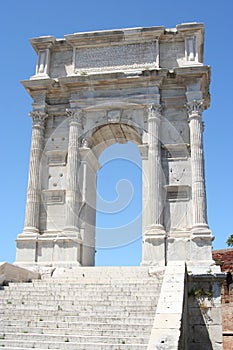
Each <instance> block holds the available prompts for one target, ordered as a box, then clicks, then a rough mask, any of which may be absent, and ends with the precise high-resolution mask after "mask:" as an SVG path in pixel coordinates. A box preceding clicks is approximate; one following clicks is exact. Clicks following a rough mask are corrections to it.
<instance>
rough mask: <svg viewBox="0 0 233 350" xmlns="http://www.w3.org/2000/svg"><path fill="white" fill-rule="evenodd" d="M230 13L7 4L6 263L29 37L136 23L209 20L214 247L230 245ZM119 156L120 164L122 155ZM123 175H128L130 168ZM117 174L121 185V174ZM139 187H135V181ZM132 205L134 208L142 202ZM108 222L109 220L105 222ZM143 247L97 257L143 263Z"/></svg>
mask: <svg viewBox="0 0 233 350" xmlns="http://www.w3.org/2000/svg"><path fill="white" fill-rule="evenodd" d="M232 14H233V2H232V0H222V1H208V0H196V1H190V2H188V1H187V0H185V1H183V0H176V1H170V0H167V1H157V0H140V1H138V0H117V1H110V0H109V1H103V0H98V1H96V0H87V1H83V0H82V1H78V0H76V1H75V0H66V1H61V0H40V1H33V0H21V1H18V0H7V1H2V2H1V12H0V28H1V55H0V60H1V62H0V70H1V75H0V76H1V137H0V142H1V172H0V176H1V182H0V183H1V202H0V206H1V226H0V261H8V262H12V261H14V259H15V242H14V240H15V238H16V236H17V234H18V233H20V232H22V229H23V222H24V211H25V201H26V190H27V175H28V163H29V151H30V141H31V140H30V137H31V120H30V118H28V117H27V115H28V113H29V112H30V111H31V99H30V97H29V96H28V95H27V93H26V91H25V90H24V88H23V87H22V85H21V84H20V80H24V79H28V78H29V77H30V76H31V75H33V74H34V72H35V65H36V54H35V53H34V51H33V49H32V47H31V46H30V43H29V40H28V39H29V38H32V37H37V36H42V35H54V36H56V37H63V36H64V34H70V33H74V32H81V31H90V30H101V29H114V28H123V27H135V26H136V27H150V26H157V25H164V26H166V27H175V26H176V24H179V23H184V22H193V21H196V22H204V24H205V64H206V65H211V66H212V77H211V107H210V108H209V110H208V111H206V112H205V113H204V120H205V157H206V181H207V199H208V217H209V224H210V227H211V229H212V231H213V234H214V235H215V237H216V238H215V241H214V248H215V249H218V248H225V247H226V245H225V241H226V239H227V237H228V236H229V235H230V234H232V233H233V205H232V200H233V186H232V177H233V175H232V174H233V162H232V152H233V137H232V133H233V115H232V101H233V73H232V72H233V70H232V57H233V45H232ZM107 152H108V151H107ZM119 152H120V153H119V154H118V156H123V157H124V155H125V150H124V149H123V148H122V149H120V151H119ZM107 155H108V154H107V153H106V154H105V155H103V159H102V160H103V161H106V159H107ZM134 160H135V162H134V161H133V162H131V163H130V164H129V166H128V167H129V172H128V173H132V167H134V170H133V173H135V174H136V173H138V170H137V169H138V165H137V154H136V153H135V159H134ZM114 162H115V163H114V164H117V160H115V161H114ZM122 162H125V161H124V160H123V161H121V163H122ZM124 164H125V163H124ZM108 166H109V165H108V163H106V165H104V168H103V170H102V172H103V173H104V169H107V171H108ZM112 167H113V168H114V166H112ZM117 168H119V163H118V165H117ZM126 168H127V167H126ZM126 170H127V169H126ZM139 173H140V172H139ZM103 176H104V174H103ZM105 176H106V175H105ZM122 176H123V178H126V176H127V174H123V175H122ZM103 179H104V178H103ZM113 180H114V181H115V182H116V183H117V182H118V180H119V179H117V178H114V179H113ZM102 181H104V180H102ZM131 181H134V180H133V179H130V180H129V182H131ZM135 181H136V184H137V181H140V174H139V175H138V177H137V179H136V180H135ZM100 182H101V180H100ZM121 186H123V187H122V188H123V191H124V186H126V188H127V190H128V191H131V189H130V186H128V185H127V183H124V182H123V183H121V184H120V187H119V193H120V191H121V190H122V188H121ZM100 187H101V185H100ZM135 188H136V189H137V185H136V187H135ZM100 194H101V188H100ZM103 195H104V193H103ZM114 195H115V196H116V192H115V187H114V186H113V192H109V196H110V197H109V198H107V200H114V198H115V197H114ZM136 196H137V198H136V199H135V201H136V200H138V196H140V192H138V194H137V195H136ZM133 203H134V204H133V205H134V206H135V203H136V202H134V201H133ZM138 203H140V198H139V202H138ZM139 205H140V204H139ZM135 207H136V206H135ZM98 220H99V222H100V223H101V220H103V218H101V215H100V216H99V217H98ZM106 220H107V219H106ZM117 220H121V224H122V225H124V224H125V221H124V220H125V218H124V217H123V218H121V219H119V218H117V219H116V220H115V221H116V222H117ZM130 220H131V219H130ZM139 221H140V220H139ZM139 221H137V224H136V226H137V230H138V229H139V228H140V223H139ZM111 222H113V221H111ZM118 222H119V221H118ZM105 225H106V226H108V223H107V221H106V222H105ZM138 232H139V231H136V229H135V234H134V235H133V237H132V240H134V239H136V238H138V237H139V236H140V234H138ZM100 245H101V244H100ZM140 245H141V243H140V240H138V241H136V242H135V243H134V244H131V245H128V246H125V247H123V248H121V249H112V250H109V249H107V250H104V251H102V250H101V251H98V253H97V262H98V263H99V264H138V263H139V262H140V254H141V252H140V250H141V248H140Z"/></svg>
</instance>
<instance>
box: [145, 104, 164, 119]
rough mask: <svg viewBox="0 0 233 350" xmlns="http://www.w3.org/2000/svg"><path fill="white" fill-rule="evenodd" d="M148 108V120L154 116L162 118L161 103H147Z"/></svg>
mask: <svg viewBox="0 0 233 350" xmlns="http://www.w3.org/2000/svg"><path fill="white" fill-rule="evenodd" d="M146 110H147V113H148V120H150V119H153V118H160V116H161V113H162V106H161V104H159V103H149V104H148V105H146Z"/></svg>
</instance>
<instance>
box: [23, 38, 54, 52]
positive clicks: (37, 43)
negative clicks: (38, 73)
mask: <svg viewBox="0 0 233 350" xmlns="http://www.w3.org/2000/svg"><path fill="white" fill-rule="evenodd" d="M56 41H57V40H56V38H55V36H51V35H48V36H41V37H38V38H32V39H30V43H31V45H32V47H33V49H34V50H35V51H36V53H38V52H39V51H40V50H45V49H49V48H50V47H52V46H54V44H55V43H56Z"/></svg>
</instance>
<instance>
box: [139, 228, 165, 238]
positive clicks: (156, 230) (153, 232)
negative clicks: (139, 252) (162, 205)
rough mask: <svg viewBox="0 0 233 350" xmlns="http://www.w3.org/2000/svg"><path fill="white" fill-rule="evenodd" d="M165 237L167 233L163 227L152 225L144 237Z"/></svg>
mask: <svg viewBox="0 0 233 350" xmlns="http://www.w3.org/2000/svg"><path fill="white" fill-rule="evenodd" d="M160 235H161V236H165V235H166V231H165V229H164V227H163V225H150V226H147V227H146V231H145V233H144V235H143V236H144V237H145V238H146V237H150V236H160Z"/></svg>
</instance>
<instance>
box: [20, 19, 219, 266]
mask: <svg viewBox="0 0 233 350" xmlns="http://www.w3.org/2000/svg"><path fill="white" fill-rule="evenodd" d="M203 31H204V30H203V25H202V24H197V23H194V24H181V25H178V26H177V27H176V28H175V29H166V28H164V27H152V28H134V29H121V30H112V31H99V32H90V33H75V34H72V35H65V37H64V38H63V39H56V38H55V37H52V36H48V37H39V38H35V39H32V40H31V43H32V46H33V48H34V49H35V51H36V53H37V55H38V63H37V66H36V74H35V75H34V76H32V77H31V78H30V79H29V80H26V81H23V82H22V83H23V85H24V87H25V88H26V90H27V92H28V93H29V94H30V96H31V97H32V99H33V103H32V112H31V113H30V116H31V118H32V144H31V158H30V170H29V180H28V192H27V203H26V215H25V225H24V230H23V232H22V233H21V234H19V235H18V237H17V257H16V262H17V264H20V265H23V266H31V265H35V264H37V265H47V264H50V265H51V264H52V265H54V266H80V265H81V266H93V265H94V256H95V215H96V213H95V208H96V174H97V171H98V169H99V166H100V165H99V162H98V158H99V155H100V154H101V152H102V151H103V150H104V149H105V148H106V147H108V146H109V145H111V144H113V143H125V142H128V141H133V142H135V143H136V144H137V145H138V147H139V150H140V153H141V157H142V174H143V176H142V193H143V195H142V221H143V224H142V236H143V243H142V265H160V266H163V265H166V263H167V261H170V260H185V261H187V262H188V263H190V264H195V262H197V261H198V262H200V261H202V262H203V263H204V262H207V263H208V262H210V261H211V260H212V257H211V247H212V243H211V242H212V239H213V237H212V234H211V231H210V229H209V227H208V223H207V217H206V194H205V178H204V156H203V122H202V112H203V110H205V109H206V108H208V105H209V67H208V66H205V65H204V64H203Z"/></svg>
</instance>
